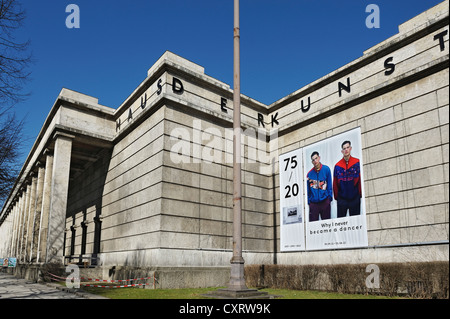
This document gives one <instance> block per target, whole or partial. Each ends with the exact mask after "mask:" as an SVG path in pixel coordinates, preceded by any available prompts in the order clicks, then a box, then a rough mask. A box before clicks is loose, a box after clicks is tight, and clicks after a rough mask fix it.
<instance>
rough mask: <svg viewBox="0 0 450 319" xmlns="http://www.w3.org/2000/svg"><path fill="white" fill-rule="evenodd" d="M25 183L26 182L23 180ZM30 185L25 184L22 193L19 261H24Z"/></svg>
mask: <svg viewBox="0 0 450 319" xmlns="http://www.w3.org/2000/svg"><path fill="white" fill-rule="evenodd" d="M25 183H27V182H25ZM30 188H31V187H30V185H27V186H26V191H25V195H24V202H23V208H22V215H23V216H22V225H21V227H22V229H21V235H20V246H19V260H20V261H21V262H24V261H25V247H26V238H27V224H28V223H27V222H28V210H29V208H30V205H29V203H30V193H31V191H30Z"/></svg>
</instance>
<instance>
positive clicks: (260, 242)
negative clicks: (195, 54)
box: [0, 1, 449, 269]
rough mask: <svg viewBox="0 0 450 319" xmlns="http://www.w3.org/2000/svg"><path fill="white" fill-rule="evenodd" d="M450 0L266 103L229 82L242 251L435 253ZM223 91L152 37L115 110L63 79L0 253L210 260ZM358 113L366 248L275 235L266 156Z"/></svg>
mask: <svg viewBox="0 0 450 319" xmlns="http://www.w3.org/2000/svg"><path fill="white" fill-rule="evenodd" d="M448 30H449V25H448V1H444V2H442V3H441V4H439V5H437V6H435V7H433V8H431V9H430V10H428V11H426V12H424V13H422V14H420V15H419V16H417V17H415V18H413V19H411V20H409V21H407V22H405V23H403V24H402V25H400V26H399V33H398V34H396V35H394V36H392V37H391V38H389V39H387V40H385V41H384V42H382V43H380V44H378V45H376V46H374V47H372V48H370V49H368V50H367V51H365V52H364V54H363V56H362V57H360V58H358V59H357V60H355V61H353V62H351V63H349V64H347V65H345V66H343V67H341V68H339V69H338V70H335V71H334V72H332V73H330V74H328V75H326V76H324V77H322V78H320V79H318V80H317V81H315V82H313V83H311V84H309V85H307V86H306V87H303V88H301V89H299V90H298V91H296V92H293V93H292V94H290V95H288V96H286V97H284V98H282V99H281V100H279V101H276V102H275V103H273V104H271V105H264V104H262V103H260V102H258V101H256V100H253V99H251V98H249V97H246V96H242V97H241V103H242V114H241V119H242V130H243V132H244V134H243V154H244V155H243V159H242V175H243V178H242V194H243V201H242V203H243V250H244V259H245V261H246V264H273V263H279V264H329V263H335V264H342V263H377V262H380V263H381V262H408V261H443V260H444V261H448V259H449V254H448V248H449V242H448V239H449V227H448V226H449V180H448V175H449V120H448V118H449V79H448V78H449V74H448V73H449V43H448V39H449V34H448V33H449V32H448ZM232 95H233V92H232V90H231V89H230V87H229V86H228V85H227V84H225V83H223V82H220V81H219V80H216V79H214V78H212V77H210V76H208V75H206V74H205V72H204V68H203V67H201V66H199V65H197V64H195V63H193V62H190V61H187V60H186V59H184V58H182V57H180V56H177V55H176V54H173V53H171V52H165V53H164V54H163V55H162V56H161V58H160V59H159V60H158V61H157V62H156V63H155V64H154V65H153V66H152V67H151V68H150V69H149V70H148V74H147V77H146V79H145V80H144V81H143V82H142V83H141V84H140V85H139V86H138V87H137V88H136V89H135V91H134V92H132V94H131V95H130V96H129V97H128V98H127V99H126V100H125V101H124V102H123V104H122V105H121V106H120V107H119V108H118V109H112V108H109V107H106V106H103V105H101V104H99V103H98V99H96V98H94V97H91V96H87V95H84V94H82V93H78V92H74V91H71V90H68V89H62V91H61V92H60V94H59V96H58V97H57V99H56V101H55V103H54V105H53V107H52V108H51V111H50V113H49V115H48V117H47V119H46V121H45V123H44V125H43V127H42V129H41V132H40V133H39V136H38V137H37V139H36V141H35V143H34V145H33V147H32V149H31V151H30V153H29V156H28V158H27V160H26V162H25V164H24V166H23V168H22V170H21V172H20V175H19V177H18V179H17V182H16V184H15V185H14V188H13V190H12V192H11V194H10V196H9V198H8V199H7V201H6V203H5V205H4V207H3V208H2V211H1V214H0V236H1V242H0V257H16V258H17V261H18V264H42V263H47V262H50V261H55V260H61V261H63V262H65V263H68V262H86V263H88V264H89V265H91V266H92V267H94V268H96V269H111V267H121V266H123V267H135V268H142V267H148V268H152V267H153V268H158V267H159V268H164V267H166V268H170V267H186V269H194V268H195V269H210V268H214V267H219V268H220V267H224V268H227V267H228V266H229V262H230V258H231V256H232V179H233V176H232V143H233V131H232V127H233V125H232V118H233V109H232V104H233V103H232ZM355 128H359V129H360V131H361V144H362V145H361V148H362V155H363V158H364V190H365V197H364V201H365V202H364V203H365V209H366V220H367V238H368V245H367V246H366V247H358V248H350V249H325V250H312V251H289V252H285V251H281V250H280V232H281V226H280V195H279V194H280V190H279V188H280V181H279V170H278V159H279V156H280V155H281V154H284V153H286V152H289V151H292V150H295V149H299V148H302V147H305V146H307V145H310V144H312V143H315V142H317V141H320V140H323V139H326V138H328V137H331V136H334V135H336V134H339V133H342V132H345V131H349V130H352V129H355Z"/></svg>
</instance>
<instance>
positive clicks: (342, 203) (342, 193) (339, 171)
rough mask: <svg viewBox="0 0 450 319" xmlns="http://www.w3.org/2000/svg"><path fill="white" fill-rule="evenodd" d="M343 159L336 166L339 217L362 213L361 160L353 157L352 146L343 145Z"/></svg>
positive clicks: (336, 195)
mask: <svg viewBox="0 0 450 319" xmlns="http://www.w3.org/2000/svg"><path fill="white" fill-rule="evenodd" d="M341 147H342V150H341V152H342V154H343V155H344V156H343V158H342V159H341V160H340V161H339V162H337V163H336V165H335V166H334V174H333V193H334V198H335V199H336V201H337V217H338V218H339V217H345V216H347V211H349V213H350V216H355V215H359V214H360V213H361V173H360V162H359V159H357V158H355V157H352V156H351V151H352V144H351V143H350V141H345V142H344V143H342V145H341Z"/></svg>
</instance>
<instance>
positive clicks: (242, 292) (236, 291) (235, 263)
mask: <svg viewBox="0 0 450 319" xmlns="http://www.w3.org/2000/svg"><path fill="white" fill-rule="evenodd" d="M239 31H240V30H239V0H234V91H233V107H234V108H233V130H234V134H233V257H232V258H231V261H230V263H231V270H230V282H229V284H228V287H227V288H224V289H219V290H217V291H214V292H211V293H209V294H206V295H205V296H207V297H212V298H237V299H240V298H246V299H248V298H258V299H261V298H272V297H273V296H270V295H269V294H268V293H267V292H261V291H259V290H257V289H249V288H247V285H246V284H245V277H244V263H245V262H244V258H242V208H241V206H242V204H241V203H242V197H241V196H242V195H241V83H240V76H241V75H240V46H239V42H240V32H239Z"/></svg>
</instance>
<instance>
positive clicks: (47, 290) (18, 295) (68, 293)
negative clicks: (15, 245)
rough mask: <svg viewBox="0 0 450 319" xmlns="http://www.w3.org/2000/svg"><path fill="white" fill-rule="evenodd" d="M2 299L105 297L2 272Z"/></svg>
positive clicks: (0, 283)
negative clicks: (39, 282)
mask: <svg viewBox="0 0 450 319" xmlns="http://www.w3.org/2000/svg"><path fill="white" fill-rule="evenodd" d="M0 299H104V298H103V297H100V296H95V295H92V294H88V293H85V292H83V291H79V290H73V289H72V290H70V289H67V288H66V287H63V286H61V285H57V284H51V283H49V284H44V283H43V284H38V283H34V282H31V281H28V280H25V279H19V278H16V277H14V276H13V275H10V274H6V273H0Z"/></svg>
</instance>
